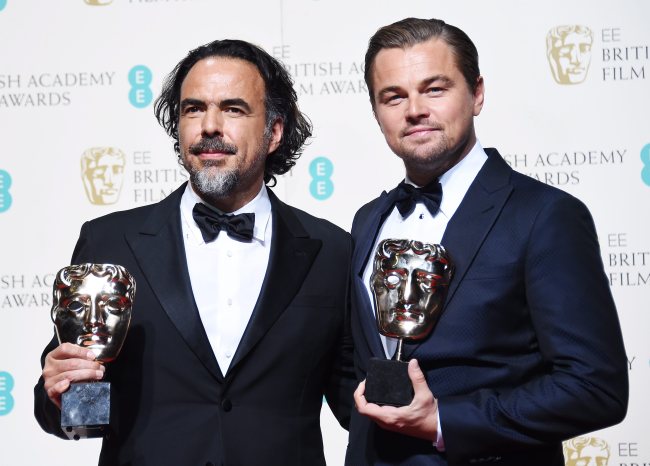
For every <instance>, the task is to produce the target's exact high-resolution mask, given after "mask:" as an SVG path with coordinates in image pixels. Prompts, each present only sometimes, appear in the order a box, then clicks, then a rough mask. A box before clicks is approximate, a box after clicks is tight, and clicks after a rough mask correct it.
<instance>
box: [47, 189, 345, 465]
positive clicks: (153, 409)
mask: <svg viewBox="0 0 650 466" xmlns="http://www.w3.org/2000/svg"><path fill="white" fill-rule="evenodd" d="M184 189H185V185H183V186H182V187H181V188H180V189H178V190H177V191H175V192H174V193H173V194H171V195H170V196H169V197H167V198H166V199H165V200H163V201H162V202H160V203H158V204H155V205H152V206H146V207H141V208H137V209H133V210H129V211H125V212H118V213H114V214H111V215H108V216H105V217H102V218H99V219H96V220H93V221H91V222H88V223H86V224H84V226H83V227H82V230H81V236H80V238H79V241H78V243H77V247H76V249H75V251H74V255H73V259H72V262H73V263H83V262H95V263H117V264H121V265H123V266H125V267H126V268H127V269H128V270H129V271H130V272H131V274H132V275H133V276H134V277H135V279H136V284H137V291H136V296H135V301H134V308H133V313H132V321H131V327H130V329H129V333H128V335H127V338H126V341H125V343H124V346H123V348H122V351H121V353H120V355H119V357H118V358H117V359H116V360H115V361H113V362H111V363H109V364H107V370H106V375H105V380H108V381H110V382H111V384H112V388H113V390H114V397H113V399H114V401H115V403H116V405H117V413H116V414H117V415H116V418H114V419H113V420H112V428H113V429H114V432H113V433H112V434H111V435H110V436H109V437H108V438H105V439H104V441H103V445H102V452H101V456H100V465H105V466H117V465H124V466H126V465H128V466H136V465H138V466H139V465H152V466H161V465H162V466H165V465H170V466H179V465H183V466H199V465H200V466H205V465H214V466H222V465H228V466H235V465H242V466H247V465H261V464H263V465H276V466H287V465H292V466H302V465H324V464H325V460H324V455H323V443H322V438H321V430H320V410H321V406H322V405H323V395H324V394H325V395H326V396H327V400H328V402H329V404H330V406H331V407H332V408H333V411H334V412H335V414H336V415H337V417H338V419H339V421H340V422H341V423H342V424H343V425H344V426H347V423H348V421H349V414H350V410H351V405H352V391H353V390H354V388H356V378H355V376H354V370H353V367H352V348H351V338H350V335H349V312H346V309H348V308H349V294H348V286H349V274H348V270H349V267H348V266H349V263H350V256H351V241H350V237H349V235H348V234H347V233H345V232H344V231H343V230H341V229H340V228H338V227H336V226H334V225H332V224H331V223H329V222H326V221H324V220H321V219H317V218H315V217H312V216H310V215H308V214H306V213H304V212H302V211H300V210H298V209H294V208H292V207H289V206H288V205H286V204H284V203H282V202H280V201H279V200H278V199H277V197H275V196H274V195H273V193H272V192H271V191H269V196H270V198H271V205H272V215H273V238H272V243H271V252H270V257H269V264H268V268H267V273H266V277H265V279H264V283H263V285H262V289H261V293H260V297H259V299H258V301H257V305H256V306H255V309H254V311H253V315H252V317H251V320H250V322H249V324H248V327H247V328H246V330H245V333H244V335H243V338H242V340H241V343H240V345H239V347H238V348H237V351H236V353H235V355H234V356H233V360H232V363H231V365H230V368H229V369H228V372H227V373H226V375H225V376H224V374H222V372H221V370H220V368H219V366H218V363H217V360H216V358H215V356H214V353H213V351H212V348H211V346H210V343H209V341H208V338H207V335H206V333H205V330H204V328H203V326H202V324H201V320H200V318H199V313H198V309H197V307H196V304H195V302H194V297H193V294H192V289H191V285H190V279H189V274H188V270H187V264H186V259H185V252H184V247H183V240H182V236H181V218H180V211H179V203H180V199H181V195H182V193H183V190H184ZM346 315H347V317H346ZM346 320H347V321H348V324H347V325H346ZM346 328H347V331H346ZM56 345H57V341H56V339H53V340H52V342H51V343H50V344H49V345H48V346H47V348H46V349H45V351H44V353H43V356H45V354H47V353H48V352H49V351H50V350H52V349H53V348H54V347H55V346H56ZM35 414H36V418H37V420H38V421H39V423H40V424H41V426H42V427H43V428H44V429H45V430H46V431H48V432H50V433H53V434H55V435H58V436H63V434H62V432H61V429H60V427H59V422H60V421H59V415H60V414H59V410H58V409H57V408H56V407H55V406H54V404H53V403H52V402H51V401H50V400H49V399H48V398H47V395H46V393H45V390H44V389H43V379H42V378H41V380H40V381H39V383H38V384H37V385H36V387H35Z"/></svg>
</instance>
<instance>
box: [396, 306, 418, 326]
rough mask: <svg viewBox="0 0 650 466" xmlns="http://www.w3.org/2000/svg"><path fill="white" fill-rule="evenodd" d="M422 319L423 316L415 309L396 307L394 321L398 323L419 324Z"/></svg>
mask: <svg viewBox="0 0 650 466" xmlns="http://www.w3.org/2000/svg"><path fill="white" fill-rule="evenodd" d="M423 319H424V314H423V313H422V312H420V311H419V310H418V309H417V308H415V307H396V308H395V320H397V321H398V322H414V323H420V322H422V320H423Z"/></svg>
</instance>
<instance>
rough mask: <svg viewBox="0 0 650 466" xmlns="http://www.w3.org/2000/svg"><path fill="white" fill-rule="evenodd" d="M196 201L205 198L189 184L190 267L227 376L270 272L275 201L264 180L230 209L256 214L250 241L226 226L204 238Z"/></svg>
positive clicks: (186, 230) (185, 224) (184, 212)
mask: <svg viewBox="0 0 650 466" xmlns="http://www.w3.org/2000/svg"><path fill="white" fill-rule="evenodd" d="M197 202H201V203H203V201H202V200H201V199H200V198H199V196H198V195H197V194H196V193H195V192H194V191H193V190H192V188H191V186H190V184H189V183H188V184H187V188H186V189H185V192H184V193H183V197H182V198H181V205H180V209H181V219H182V228H183V241H184V243H185V256H186V259H187V268H188V270H189V274H190V282H191V284H192V292H193V293H194V301H195V302H196V305H197V307H198V308H199V314H200V316H201V321H202V322H203V327H204V328H205V331H206V333H207V335H208V339H209V340H210V345H211V346H212V350H213V351H214V354H215V356H216V358H217V362H218V363H219V367H220V368H221V372H222V373H223V374H224V375H225V374H226V372H227V371H228V367H229V366H230V361H232V358H233V356H234V355H235V351H236V350H237V346H239V342H240V341H241V338H242V336H243V334H244V330H245V329H246V326H247V325H248V321H249V320H250V318H251V315H252V313H253V309H254V308H255V304H256V303H257V299H258V298H259V294H260V290H261V288H262V282H263V281H264V277H265V275H266V269H267V266H268V263H269V253H270V250H271V233H272V230H273V228H272V221H273V220H272V216H271V201H270V200H269V196H268V193H267V192H266V187H265V186H264V185H262V186H261V189H260V191H259V193H258V194H257V196H256V197H255V199H253V200H252V201H250V202H249V203H248V204H246V205H245V206H244V207H242V208H241V209H239V210H237V211H235V212H232V213H233V214H240V213H254V214H255V226H254V229H253V239H252V241H251V242H250V243H247V242H241V241H237V240H234V239H232V238H230V237H229V236H228V235H227V234H226V232H224V231H221V232H220V233H219V236H217V239H215V240H214V241H212V242H210V243H206V242H205V241H203V237H202V236H201V230H200V229H199V227H198V226H197V224H196V222H195V221H194V218H193V217H192V209H193V208H194V205H195V204H196V203H197ZM211 208H213V207H211ZM213 209H214V208H213ZM214 210H217V209H214ZM220 213H223V212H220Z"/></svg>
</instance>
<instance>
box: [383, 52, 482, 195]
mask: <svg viewBox="0 0 650 466" xmlns="http://www.w3.org/2000/svg"><path fill="white" fill-rule="evenodd" d="M372 84H373V100H374V111H375V116H376V118H377V122H378V123H379V127H380V128H381V131H382V133H384V137H385V138H386V142H387V143H388V145H389V147H390V148H391V150H392V151H393V152H394V153H395V154H397V156H398V157H400V158H402V160H403V161H404V164H405V166H406V170H407V173H408V175H409V177H410V178H411V179H412V180H413V181H414V182H416V183H418V184H425V183H426V182H428V181H430V180H429V179H421V178H422V173H427V174H430V173H431V172H434V173H436V174H437V175H439V174H441V173H444V171H446V170H448V169H449V168H451V167H452V166H453V165H455V164H456V163H457V162H458V161H459V160H460V159H461V158H462V157H464V156H465V155H467V153H468V152H469V150H470V149H471V148H472V146H473V145H474V143H475V142H476V136H475V133H474V116H477V115H478V114H479V113H480V112H481V108H482V106H483V80H482V79H480V80H479V82H478V85H477V87H476V91H472V90H471V89H470V88H469V86H468V85H467V83H466V81H465V78H464V77H463V75H462V73H461V72H460V70H459V69H458V66H457V65H456V59H455V57H454V55H453V53H452V50H451V49H450V48H449V46H448V45H447V44H446V43H445V42H444V41H442V40H439V39H431V40H428V41H426V42H422V43H419V44H416V45H414V46H412V47H409V48H406V49H400V48H391V49H383V50H381V51H380V52H379V53H378V54H377V56H376V58H375V62H374V66H373V70H372Z"/></svg>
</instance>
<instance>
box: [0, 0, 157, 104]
mask: <svg viewBox="0 0 650 466" xmlns="http://www.w3.org/2000/svg"><path fill="white" fill-rule="evenodd" d="M0 1H1V0H0ZM151 79H152V74H151V70H150V69H149V68H147V67H146V66H144V65H136V66H134V67H133V68H131V71H129V84H131V90H130V91H129V102H131V105H133V106H134V107H135V108H144V107H146V106H147V105H149V104H150V103H151V100H152V99H153V92H151V88H150V87H149V85H150V84H151Z"/></svg>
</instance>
